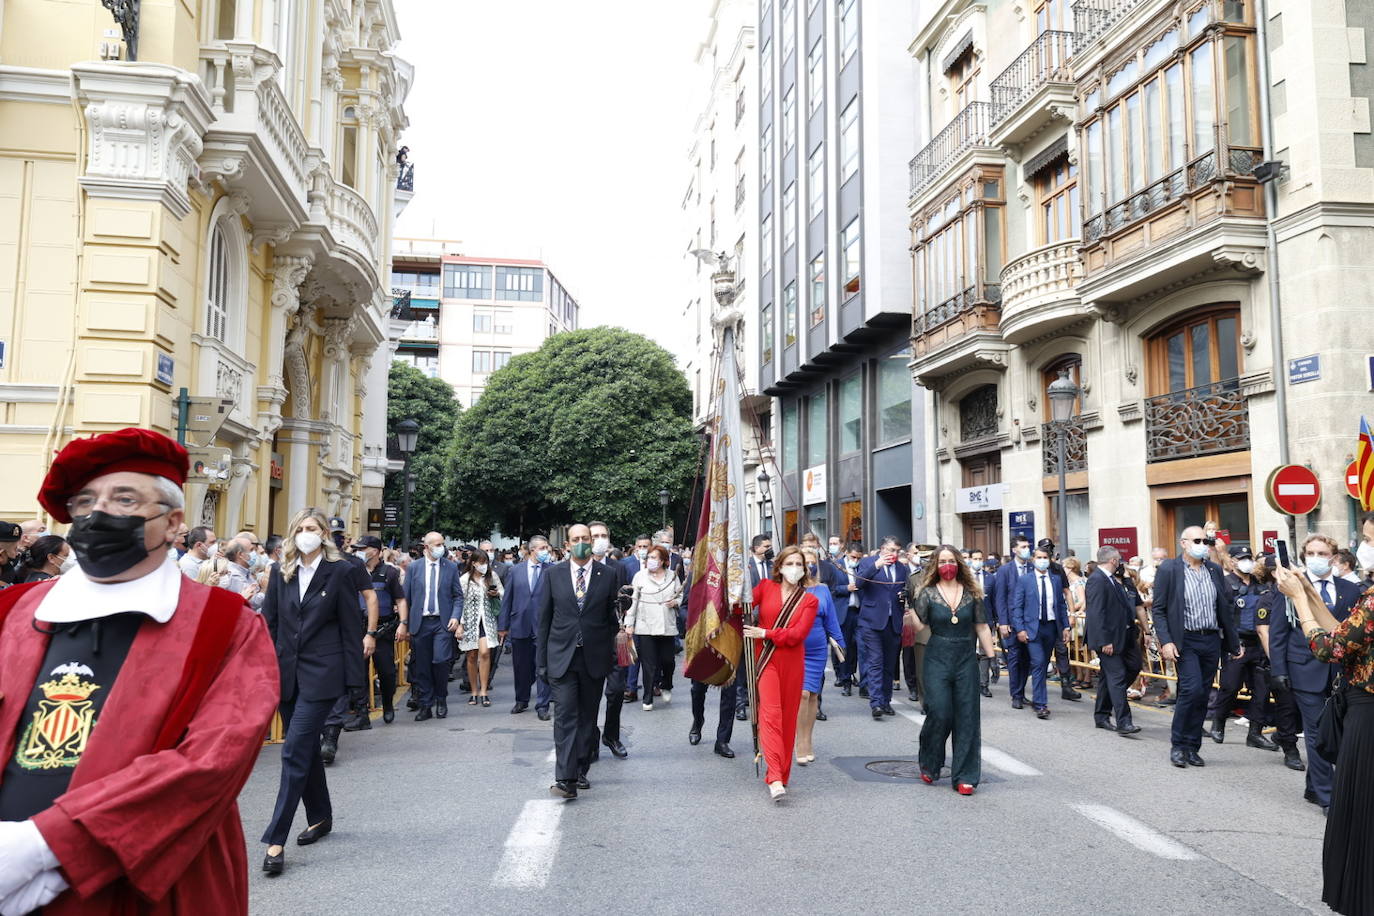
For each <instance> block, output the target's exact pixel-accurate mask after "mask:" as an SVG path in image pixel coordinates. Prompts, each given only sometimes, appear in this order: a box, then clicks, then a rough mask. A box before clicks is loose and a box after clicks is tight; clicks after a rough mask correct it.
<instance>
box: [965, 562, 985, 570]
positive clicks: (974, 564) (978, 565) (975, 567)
mask: <svg viewBox="0 0 1374 916" xmlns="http://www.w3.org/2000/svg"><path fill="white" fill-rule="evenodd" d="M968 565H969V568H970V569H972V570H973V571H974V572H977V571H978V570H980V569H982V568H983V561H982V560H969V561H968Z"/></svg>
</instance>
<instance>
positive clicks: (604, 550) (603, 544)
mask: <svg viewBox="0 0 1374 916" xmlns="http://www.w3.org/2000/svg"><path fill="white" fill-rule="evenodd" d="M610 552H611V539H610V538H596V539H595V540H593V541H592V553H594V554H596V555H597V556H598V557H604V556H605V555H606V554H608V553H610Z"/></svg>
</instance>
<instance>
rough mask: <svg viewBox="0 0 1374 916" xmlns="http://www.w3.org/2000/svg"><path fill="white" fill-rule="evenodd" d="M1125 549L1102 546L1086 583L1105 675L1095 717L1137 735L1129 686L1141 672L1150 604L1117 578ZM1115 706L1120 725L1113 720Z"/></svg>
mask: <svg viewBox="0 0 1374 916" xmlns="http://www.w3.org/2000/svg"><path fill="white" fill-rule="evenodd" d="M1120 566H1121V553H1120V551H1118V550H1117V549H1116V548H1115V547H1099V548H1098V550H1097V569H1096V570H1095V571H1094V572H1093V574H1092V575H1091V576H1089V577H1088V581H1087V584H1086V585H1085V586H1084V594H1085V596H1086V597H1085V602H1086V606H1085V611H1084V616H1085V617H1086V618H1087V620H1086V638H1087V644H1088V648H1089V649H1092V650H1093V651H1094V652H1096V653H1097V661H1098V665H1099V666H1100V667H1101V669H1102V680H1101V681H1099V682H1098V685H1097V703H1096V705H1095V706H1094V707H1093V721H1094V722H1095V723H1096V724H1097V727H1098V728H1106V729H1115V731H1116V733H1117V734H1118V735H1134V734H1135V733H1136V732H1138V731H1140V726H1139V725H1136V724H1135V722H1134V721H1132V719H1131V704H1130V702H1129V701H1128V700H1127V698H1126V691H1127V690H1128V689H1130V686H1131V685H1132V684H1134V683H1135V679H1136V678H1138V677H1139V676H1140V667H1141V657H1140V634H1141V632H1143V631H1144V629H1145V628H1146V627H1147V624H1146V619H1145V608H1144V607H1143V606H1141V607H1137V606H1136V605H1135V602H1134V601H1132V600H1131V597H1130V593H1129V592H1127V591H1126V589H1125V587H1124V586H1123V585H1122V584H1121V583H1120V582H1119V581H1118V580H1117V577H1116V570H1117V569H1118V568H1119V567H1120ZM1113 711H1115V713H1116V724H1115V725H1113V724H1112V723H1111V721H1110V719H1111V716H1112V713H1113Z"/></svg>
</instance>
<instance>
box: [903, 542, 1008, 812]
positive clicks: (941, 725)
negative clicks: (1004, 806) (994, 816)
mask: <svg viewBox="0 0 1374 916" xmlns="http://www.w3.org/2000/svg"><path fill="white" fill-rule="evenodd" d="M906 606H907V607H908V608H911V609H912V610H914V611H915V612H916V617H917V620H918V624H917V630H918V631H920V630H923V629H926V628H927V627H928V628H929V629H930V642H929V644H927V646H926V657H925V671H924V674H925V678H924V680H925V690H926V693H925V697H924V699H925V701H926V708H927V711H926V721H925V724H924V725H922V726H921V744H920V754H919V761H920V766H921V779H922V780H924V781H925V782H926V783H928V784H929V783H933V782H935V780H936V779H939V778H940V768H941V767H943V766H944V763H945V742H947V741H949V739H950V736H951V734H953V737H954V755H953V758H952V760H951V761H950V775H951V777H952V778H953V781H954V789H955V791H957V792H958V793H959V794H960V795H972V794H973V790H974V788H975V787H976V786H977V785H978V781H979V779H980V778H981V777H982V766H981V754H982V740H981V738H980V734H979V719H980V713H981V710H980V709H979V705H978V704H979V699H978V656H977V654H976V653H975V651H974V647H975V643H981V644H982V647H983V652H984V653H985V654H986V655H987V656H988V657H989V658H995V657H996V656H995V654H994V652H993V647H992V631H991V630H990V629H989V628H988V622H987V615H986V613H985V611H984V609H983V591H982V589H981V588H979V587H978V584H977V582H976V581H975V580H974V577H973V573H972V571H970V570H969V568H968V566H967V565H966V564H965V563H964V561H963V558H962V556H961V554H960V553H959V551H958V550H956V549H955V548H953V547H950V546H949V545H943V546H941V547H940V549H939V550H938V551H936V554H935V557H934V558H932V562H931V563H930V564H929V565H928V566H927V567H926V572H925V575H924V576H921V577H920V578H919V580H918V578H917V577H916V576H912V577H911V578H909V579H908V580H907V584H906Z"/></svg>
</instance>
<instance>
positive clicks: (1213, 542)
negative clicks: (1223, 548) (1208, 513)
mask: <svg viewBox="0 0 1374 916" xmlns="http://www.w3.org/2000/svg"><path fill="white" fill-rule="evenodd" d="M1186 540H1188V541H1190V542H1191V543H1194V544H1206V545H1207V546H1208V547H1215V546H1216V543H1217V539H1216V538H1186Z"/></svg>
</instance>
